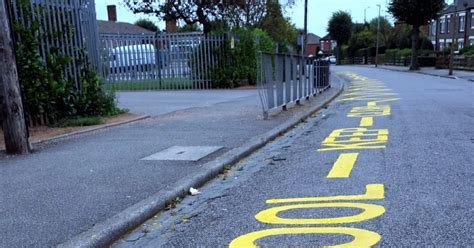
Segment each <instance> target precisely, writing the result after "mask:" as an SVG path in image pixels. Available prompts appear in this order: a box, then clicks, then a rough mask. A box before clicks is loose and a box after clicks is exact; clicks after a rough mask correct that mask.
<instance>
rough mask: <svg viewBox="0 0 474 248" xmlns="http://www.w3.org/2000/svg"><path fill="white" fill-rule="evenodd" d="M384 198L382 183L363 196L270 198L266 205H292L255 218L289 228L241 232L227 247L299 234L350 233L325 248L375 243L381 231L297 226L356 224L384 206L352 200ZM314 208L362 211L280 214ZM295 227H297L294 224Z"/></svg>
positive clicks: (250, 245)
mask: <svg viewBox="0 0 474 248" xmlns="http://www.w3.org/2000/svg"><path fill="white" fill-rule="evenodd" d="M382 199H384V186H383V185H382V184H369V185H366V193H365V194H362V195H338V196H324V197H307V198H288V199H271V200H268V201H267V204H288V203H292V205H285V206H278V207H272V208H269V209H266V210H263V211H261V212H259V213H257V215H255V218H256V219H257V220H258V221H260V222H262V223H267V224H275V225H290V226H292V227H286V228H270V229H265V230H260V231H255V232H251V233H247V234H244V235H242V236H239V237H237V238H236V239H234V240H233V241H232V242H231V243H230V245H229V247H230V248H241V247H258V246H257V244H256V242H257V240H258V239H262V238H266V237H271V236H280V235H298V234H319V235H324V234H325V235H328V234H340V235H349V236H352V237H353V240H352V241H350V242H348V243H345V244H340V245H335V246H328V247H368V246H373V245H375V244H377V243H378V242H379V241H380V239H381V236H380V234H378V233H376V232H373V231H369V230H364V229H360V228H349V227H334V226H329V227H328V226H314V227H300V226H299V225H328V224H347V223H357V222H362V221H367V220H371V219H374V218H377V217H379V216H381V215H382V214H384V213H385V208H384V207H383V206H381V205H378V204H373V203H370V204H369V203H360V202H354V201H363V200H382ZM313 208H352V209H357V210H362V212H360V211H359V212H360V213H358V214H355V215H348V216H339V217H333V216H331V217H328V218H299V219H294V218H282V217H279V216H278V215H279V213H281V212H283V211H287V210H302V209H313ZM293 226H297V227H293Z"/></svg>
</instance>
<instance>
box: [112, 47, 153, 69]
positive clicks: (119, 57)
mask: <svg viewBox="0 0 474 248" xmlns="http://www.w3.org/2000/svg"><path fill="white" fill-rule="evenodd" d="M109 56H110V60H109V61H110V69H112V70H118V69H119V68H122V69H125V70H132V69H133V68H134V67H141V66H150V65H155V64H156V48H155V46H154V45H153V44H140V45H130V46H119V47H116V48H113V49H111V50H110V53H109Z"/></svg>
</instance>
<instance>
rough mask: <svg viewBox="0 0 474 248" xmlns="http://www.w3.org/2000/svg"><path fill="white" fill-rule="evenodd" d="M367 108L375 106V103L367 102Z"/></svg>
mask: <svg viewBox="0 0 474 248" xmlns="http://www.w3.org/2000/svg"><path fill="white" fill-rule="evenodd" d="M367 106H369V107H373V106H377V102H368V103H367Z"/></svg>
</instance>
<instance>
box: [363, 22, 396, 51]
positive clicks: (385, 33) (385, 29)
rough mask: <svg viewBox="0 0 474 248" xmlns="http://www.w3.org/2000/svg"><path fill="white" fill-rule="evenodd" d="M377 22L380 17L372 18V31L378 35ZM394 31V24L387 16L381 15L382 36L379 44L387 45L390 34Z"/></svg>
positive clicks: (370, 23)
mask: <svg viewBox="0 0 474 248" xmlns="http://www.w3.org/2000/svg"><path fill="white" fill-rule="evenodd" d="M377 23H378V17H376V18H374V19H372V20H371V21H370V22H369V25H370V26H369V27H370V31H371V32H372V33H373V34H374V35H375V36H377ZM392 33H393V25H392V24H391V23H390V21H389V20H388V19H387V18H386V17H383V16H382V17H380V36H379V42H380V43H379V45H380V46H386V45H387V41H388V38H389V36H390V34H392Z"/></svg>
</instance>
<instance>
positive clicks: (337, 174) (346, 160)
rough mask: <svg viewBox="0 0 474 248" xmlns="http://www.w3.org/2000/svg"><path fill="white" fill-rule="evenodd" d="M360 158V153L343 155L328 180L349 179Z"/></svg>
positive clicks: (335, 164)
mask: <svg viewBox="0 0 474 248" xmlns="http://www.w3.org/2000/svg"><path fill="white" fill-rule="evenodd" d="M358 156H359V153H341V154H340V155H339V157H338V158H337V160H336V163H334V165H333V167H332V169H331V171H329V174H328V176H327V178H348V177H349V176H350V175H351V171H352V168H353V167H354V164H355V162H356V161H357V157H358Z"/></svg>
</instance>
